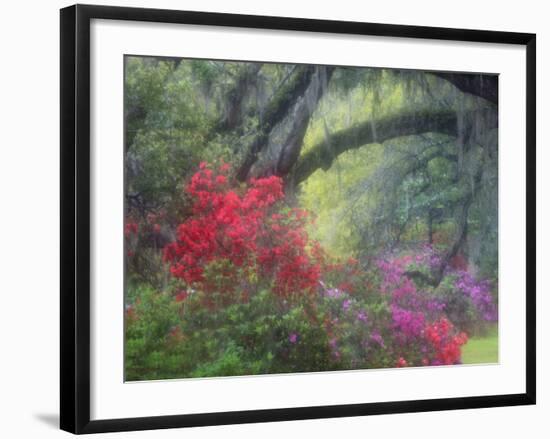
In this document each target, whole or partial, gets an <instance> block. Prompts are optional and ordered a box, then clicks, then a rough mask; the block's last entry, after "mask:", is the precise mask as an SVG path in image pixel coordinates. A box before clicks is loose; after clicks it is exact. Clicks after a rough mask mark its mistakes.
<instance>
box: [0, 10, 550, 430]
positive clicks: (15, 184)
mask: <svg viewBox="0 0 550 439" xmlns="http://www.w3.org/2000/svg"><path fill="white" fill-rule="evenodd" d="M88 3H96V2H95V1H92V0H90V1H88ZM98 3H100V4H112V5H120V6H143V7H159V8H160V7H163V8H172V9H188V10H205V11H219V12H234V13H248V14H264V15H281V16H301V17H309V18H326V19H340V20H358V21H370V22H381V23H396V24H416V25H429V26H445V27H464V28H478V29H480V28H481V29H491V30H507V31H518V32H535V33H537V39H538V41H537V43H538V44H537V45H538V69H537V75H538V78H539V81H538V93H537V98H538V106H537V107H538V108H537V111H538V117H537V119H538V124H539V129H538V146H539V148H538V170H539V172H538V183H537V184H538V197H537V198H538V215H537V216H538V218H537V221H538V238H539V239H538V247H539V248H538V263H537V266H538V267H537V269H538V272H539V276H538V320H539V325H538V352H539V363H538V368H539V374H538V393H539V397H538V401H539V403H538V405H537V406H535V407H533V406H530V407H508V408H496V409H484V410H466V411H456V412H438V413H423V414H405V415H389V416H374V417H372V416H371V417H363V418H345V419H336V420H335V419H326V420H316V421H302V422H283V423H272V424H256V425H241V426H224V427H208V428H200V429H186V430H185V431H183V430H166V431H155V432H134V433H122V434H117V436H115V435H113V434H110V435H104V436H109V437H126V436H128V437H130V436H132V437H143V438H153V437H154V438H171V437H180V436H181V435H182V434H185V435H186V437H189V438H217V437H220V436H224V437H226V438H232V437H239V438H242V439H245V438H258V437H261V438H280V437H285V436H286V437H297V438H298V437H304V438H305V437H316V438H333V437H343V438H347V437H350V438H352V437H383V436H384V437H390V438H398V437H406V438H407V439H413V438H431V437H438V438H441V437H444V438H445V439H451V438H461V439H463V438H467V437H471V438H477V437H484V436H485V437H497V438H509V437H510V438H514V437H521V436H524V435H526V436H528V437H545V436H546V435H547V434H548V432H549V431H550V423H549V422H548V414H550V380H549V379H548V378H547V377H545V373H544V372H545V369H547V368H548V364H549V363H548V360H549V358H548V356H549V353H550V347H549V346H548V342H547V340H548V339H549V336H550V334H549V331H550V325H549V324H548V323H547V322H546V321H545V320H544V312H545V310H547V301H546V300H544V297H543V295H544V291H545V290H546V289H548V287H549V286H550V285H549V284H550V274H549V270H548V268H549V265H550V253H549V251H548V250H547V249H548V248H549V247H550V231H549V229H547V228H545V227H544V224H545V223H547V222H548V221H549V220H550V201H549V200H548V197H547V196H546V193H547V191H549V190H550V173H546V175H544V170H545V168H546V167H548V166H550V153H549V152H548V151H545V150H544V149H543V148H542V145H544V144H545V143H547V141H548V137H549V133H550V131H549V130H548V128H547V125H545V124H544V121H546V120H548V117H549V112H548V109H549V108H550V107H549V105H548V103H547V102H549V101H550V88H549V86H548V83H547V82H545V78H547V77H548V75H549V69H548V67H549V62H550V58H549V57H548V53H549V46H550V27H549V26H548V22H547V19H548V16H549V14H548V11H546V10H545V2H543V1H540V0H539V1H536V0H524V1H522V2H503V1H502V0H501V1H496V0H491V1H484V2H481V1H479V0H460V1H455V2H452V3H451V2H446V3H445V2H442V1H441V0H438V1H436V0H416V1H410V0H392V1H385V2H384V1H377V0H374V1H371V2H367V1H358V0H338V1H323V2H321V1H319V0H318V1H315V2H305V1H302V2H301V3H300V2H297V1H296V0H273V1H270V2H264V3H263V4H262V3H261V2H255V1H253V0H231V1H230V2H228V1H223V0H186V1H182V0H180V1H176V0H172V1H170V0H157V1H154V2H153V1H151V0H149V1H144V0H141V1H137V0H136V1H125V0H115V1H110V0H103V1H100V2H98ZM69 4H70V3H69V2H66V1H59V0H55V1H53V0H52V1H48V2H45V1H37V0H27V1H21V2H9V3H6V4H3V5H2V6H3V7H2V13H1V16H0V17H1V18H0V20H1V21H0V34H1V37H0V47H1V53H2V57H1V64H0V148H1V149H0V200H1V204H0V206H1V207H0V380H1V382H0V436H2V437H7V438H17V437H40V438H50V437H62V436H65V435H66V433H64V432H60V431H58V429H57V422H58V404H59V397H58V386H59V380H58V366H59V364H58V357H59V343H58V331H59V325H58V321H59V311H58V304H59V300H58V288H59V275H58V273H59V262H58V260H59V242H58V241H59V233H58V222H59V215H58V212H59V195H58V192H59V190H58V189H59V177H58V176H59V152H58V148H59V146H58V144H59V134H58V133H59V118H58V108H59V85H58V83H59V81H58V77H59V67H58V66H59V49H58V47H59V35H58V33H59V18H58V17H59V13H58V9H59V8H61V7H63V6H66V5H69ZM545 201H546V202H545Z"/></svg>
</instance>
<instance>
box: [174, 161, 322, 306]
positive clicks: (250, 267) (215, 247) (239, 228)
mask: <svg viewBox="0 0 550 439" xmlns="http://www.w3.org/2000/svg"><path fill="white" fill-rule="evenodd" d="M185 190H186V192H187V194H188V195H189V196H190V197H191V198H192V200H193V206H192V216H191V217H190V218H188V219H187V220H186V221H185V222H183V223H182V224H180V225H179V226H178V228H177V240H176V241H175V242H172V243H170V244H168V245H167V246H166V247H165V249H164V259H165V261H167V262H169V263H170V272H171V273H172V275H173V276H174V277H176V278H179V279H182V280H184V281H185V282H186V283H187V284H188V285H192V286H197V287H199V288H200V289H201V290H203V291H209V290H213V289H215V288H216V287H218V286H219V282H214V283H213V282H212V278H213V277H216V275H217V276H221V277H222V278H223V279H224V282H223V284H224V285H225V288H226V289H227V290H234V289H235V288H236V287H237V286H239V285H240V284H242V281H243V279H248V278H251V277H254V278H256V279H263V280H268V281H269V280H271V281H273V283H274V286H273V289H274V291H275V292H276V293H277V294H279V295H282V296H287V295H289V294H291V293H297V292H311V291H313V290H314V288H315V287H316V285H317V282H318V280H319V276H320V268H319V264H317V263H316V262H315V261H314V260H313V258H312V257H311V255H310V253H309V251H308V245H309V240H308V235H307V233H306V231H305V228H304V226H305V224H306V220H307V213H306V212H305V211H303V210H300V209H288V208H284V206H283V205H282V203H281V200H282V199H283V197H284V193H283V182H282V180H281V178H279V177H276V176H271V177H266V178H259V179H252V180H251V181H250V182H249V183H248V184H247V187H246V188H234V187H233V185H232V184H231V181H230V178H229V165H227V164H222V165H221V166H219V167H218V168H213V167H211V166H209V165H208V164H207V163H204V162H203V163H201V165H200V169H199V171H198V172H197V173H195V174H194V175H193V177H192V178H191V181H190V182H189V184H188V185H187V187H186V189H185ZM209 267H216V269H215V271H216V273H214V275H210V276H205V270H208V268H209Z"/></svg>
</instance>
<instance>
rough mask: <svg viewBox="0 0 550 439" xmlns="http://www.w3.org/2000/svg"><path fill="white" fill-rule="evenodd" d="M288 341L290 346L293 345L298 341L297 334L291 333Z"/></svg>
mask: <svg viewBox="0 0 550 439" xmlns="http://www.w3.org/2000/svg"><path fill="white" fill-rule="evenodd" d="M288 341H289V342H291V343H292V344H295V343H296V342H297V341H298V334H296V333H295V332H291V333H290V335H289V336H288Z"/></svg>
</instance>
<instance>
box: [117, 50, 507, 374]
mask: <svg viewBox="0 0 550 439" xmlns="http://www.w3.org/2000/svg"><path fill="white" fill-rule="evenodd" d="M121 79H122V78H121ZM124 134H125V139H124V145H120V148H121V150H122V149H123V151H124V172H125V182H124V191H125V193H124V197H125V200H124V219H123V221H124V223H123V225H121V227H123V233H124V242H125V256H124V258H125V260H124V270H125V276H124V278H125V291H124V303H125V309H124V322H125V342H124V371H125V380H126V381H143V380H160V379H176V378H204V377H222V376H243V375H263V374H281V373H299V372H328V371H343V370H358V369H380V368H403V367H434V366H441V367H444V366H458V365H462V364H486V363H498V75H496V74H490V73H462V72H438V71H421V70H405V69H397V68H370V67H353V66H325V65H306V64H283V63H273V62H255V61H254V62H253V61H226V60H210V59H186V58H167V57H156V56H134V55H126V56H125V60H124ZM121 294H122V292H121Z"/></svg>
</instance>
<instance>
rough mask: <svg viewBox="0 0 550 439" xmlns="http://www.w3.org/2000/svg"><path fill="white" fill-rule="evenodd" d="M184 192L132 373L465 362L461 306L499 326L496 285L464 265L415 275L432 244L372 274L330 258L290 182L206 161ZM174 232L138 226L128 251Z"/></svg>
mask: <svg viewBox="0 0 550 439" xmlns="http://www.w3.org/2000/svg"><path fill="white" fill-rule="evenodd" d="M185 193H186V195H188V196H189V199H190V200H191V206H190V208H189V210H188V212H189V215H188V217H187V219H186V220H185V221H183V222H182V223H181V224H179V225H178V226H177V228H176V239H175V240H174V241H173V242H170V243H169V244H167V245H166V246H164V247H162V248H163V250H162V255H163V260H164V263H165V268H168V269H169V271H170V273H171V275H172V277H171V278H172V279H171V280H166V279H165V280H164V283H163V284H162V287H160V288H158V287H157V288H151V289H150V290H149V289H145V290H142V291H137V295H134V297H131V296H128V295H127V301H128V303H129V305H128V306H129V307H128V310H127V319H126V323H127V325H128V330H127V331H128V334H129V340H130V341H129V344H128V349H127V356H128V358H129V360H128V361H129V364H132V365H134V366H132V367H131V368H130V369H132V374H133V375H132V376H136V377H140V379H142V378H143V377H148V378H166V377H181V376H220V375H243V374H257V373H284V372H289V371H292V372H299V371H316V370H343V369H362V368H382V367H411V366H428V365H451V364H459V363H461V354H462V347H463V345H464V344H465V343H466V342H467V340H468V336H467V334H466V331H467V332H469V330H468V326H467V325H465V323H464V322H465V321H464V319H462V320H460V319H458V318H457V316H461V315H462V314H464V313H462V312H460V310H461V309H462V308H460V307H458V308H457V305H456V304H457V303H462V302H464V303H466V304H467V305H468V308H467V309H469V310H471V312H470V314H472V316H473V317H472V318H475V320H476V321H479V320H483V321H487V322H489V323H490V322H493V321H495V319H496V311H495V310H496V307H495V304H494V303H493V301H492V299H491V295H490V292H491V290H492V286H491V285H490V284H489V283H488V282H487V281H484V280H479V279H476V278H475V277H474V276H473V275H471V274H470V273H469V272H468V271H467V270H465V267H466V263H465V261H463V260H457V261H454V262H453V265H452V266H449V268H448V269H447V270H446V271H445V276H444V278H443V280H442V282H441V284H440V285H439V286H438V287H430V286H428V285H424V284H422V282H420V281H416V280H413V279H411V278H410V277H409V276H408V275H407V272H408V271H410V270H414V271H417V272H422V273H426V274H429V273H430V272H431V271H433V270H434V267H435V268H437V267H438V266H439V264H440V262H441V257H440V255H439V254H438V253H437V252H436V251H435V250H434V249H433V248H432V247H431V246H425V247H422V248H417V249H415V250H410V251H408V252H399V253H395V254H381V255H380V257H379V258H378V259H377V260H375V262H376V264H375V266H373V265H374V264H371V265H370V266H369V261H366V260H362V261H358V260H355V259H353V258H349V259H348V260H347V261H345V262H343V261H340V260H336V259H335V258H333V257H331V256H330V255H329V254H328V253H327V252H326V251H325V250H324V249H323V247H322V246H321V245H320V244H319V243H318V242H316V241H311V240H310V239H309V237H308V234H307V232H306V226H307V225H308V223H309V221H310V219H309V217H308V214H307V212H306V211H304V210H301V209H297V208H290V207H288V206H287V205H286V204H285V203H284V192H283V182H282V180H281V178H279V177H276V176H271V177H267V178H259V179H253V180H251V181H249V182H248V183H246V184H240V185H239V184H237V183H236V182H234V181H233V180H232V178H231V174H230V168H229V165H227V164H223V163H222V164H221V165H220V166H211V165H208V164H207V163H201V165H200V169H199V170H198V171H197V172H196V173H195V174H194V175H193V176H192V177H191V179H190V180H189V182H188V184H187V185H186V187H185ZM172 228H173V226H170V224H169V223H167V222H166V220H165V218H164V216H163V215H162V214H161V213H155V214H149V215H147V217H146V218H145V217H144V219H142V221H139V222H138V221H136V220H132V219H131V217H128V219H127V222H126V225H125V236H126V243H127V250H131V249H133V248H135V242H136V241H139V240H140V239H143V240H145V239H146V236H153V237H154V236H158V235H159V234H160V233H161V232H162V231H166V230H170V229H172ZM157 248H158V247H157ZM154 250H155V251H156V253H155V254H156V255H157V257H159V251H158V249H154ZM139 254H140V255H141V256H142V257H143V258H144V259H147V257H148V255H149V254H145V253H143V250H141V251H140V253H139ZM144 255H145V256H147V257H145V256H144ZM137 256H138V253H136V255H135V256H132V258H133V259H136V258H137ZM159 291H163V292H162V293H160V292H159ZM136 298H137V300H136ZM140 298H143V300H144V302H143V303H140V302H139V300H140ZM289 299H291V300H289ZM151 324H154V325H153V326H154V330H153V331H151V330H149V329H148V326H150V325H151ZM153 366H154V367H153Z"/></svg>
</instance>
